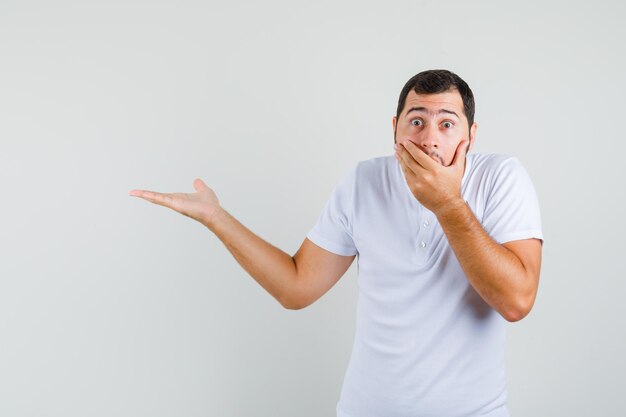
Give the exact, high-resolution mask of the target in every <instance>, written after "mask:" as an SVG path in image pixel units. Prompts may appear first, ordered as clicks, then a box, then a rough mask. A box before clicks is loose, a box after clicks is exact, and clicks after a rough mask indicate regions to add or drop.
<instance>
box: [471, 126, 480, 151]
mask: <svg viewBox="0 0 626 417" xmlns="http://www.w3.org/2000/svg"><path fill="white" fill-rule="evenodd" d="M476 129H478V124H476V122H474V123H472V127H470V137H469V141H470V145H469V150H470V151H471V150H472V149H474V140H475V139H476Z"/></svg>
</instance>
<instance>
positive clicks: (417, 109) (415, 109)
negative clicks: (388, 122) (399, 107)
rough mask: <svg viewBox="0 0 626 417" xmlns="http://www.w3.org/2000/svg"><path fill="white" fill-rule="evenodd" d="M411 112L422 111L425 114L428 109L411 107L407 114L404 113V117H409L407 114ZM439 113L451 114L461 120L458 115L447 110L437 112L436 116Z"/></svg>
mask: <svg viewBox="0 0 626 417" xmlns="http://www.w3.org/2000/svg"><path fill="white" fill-rule="evenodd" d="M412 111H423V112H427V111H428V109H427V108H426V107H411V108H410V109H409V111H408V112H406V115H407V116H408V115H409V113H411V112H412ZM441 113H448V114H453V115H455V116H456V117H457V118H458V119H459V120H460V119H461V118H460V117H459V115H458V114H456V113H455V112H453V111H452V110H448V109H439V110H438V111H437V114H441Z"/></svg>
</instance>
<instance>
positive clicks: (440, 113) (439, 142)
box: [393, 89, 477, 166]
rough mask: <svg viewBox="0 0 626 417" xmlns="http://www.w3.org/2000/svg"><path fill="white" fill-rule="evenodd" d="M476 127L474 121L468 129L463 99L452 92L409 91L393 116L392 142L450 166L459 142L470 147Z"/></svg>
mask: <svg viewBox="0 0 626 417" xmlns="http://www.w3.org/2000/svg"><path fill="white" fill-rule="evenodd" d="M476 128H477V125H476V122H474V123H473V124H472V128H471V129H469V126H468V121H467V117H465V113H464V112H463V99H462V98H461V94H459V92H458V90H456V89H452V90H448V91H445V92H443V93H438V94H417V93H416V92H415V91H413V90H411V91H409V94H408V95H407V97H406V102H405V104H404V109H402V113H400V116H399V118H396V116H394V117H393V133H394V143H404V142H406V141H407V140H410V141H411V142H413V143H415V144H416V145H417V147H418V148H420V149H421V150H422V151H424V153H426V154H427V155H429V156H430V157H431V158H433V159H434V160H435V161H437V162H438V163H440V164H441V165H444V166H448V165H450V164H451V163H452V159H453V158H454V153H455V152H456V148H457V146H458V145H459V143H460V142H461V141H462V140H463V139H469V140H470V149H472V148H473V147H474V136H475V135H476ZM463 152H464V153H465V151H463ZM463 156H465V155H463Z"/></svg>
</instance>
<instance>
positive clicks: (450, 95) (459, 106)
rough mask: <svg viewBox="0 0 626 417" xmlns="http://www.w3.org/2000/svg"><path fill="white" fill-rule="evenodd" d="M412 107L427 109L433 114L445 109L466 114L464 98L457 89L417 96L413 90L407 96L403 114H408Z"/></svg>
mask: <svg viewBox="0 0 626 417" xmlns="http://www.w3.org/2000/svg"><path fill="white" fill-rule="evenodd" d="M411 107H425V108H426V109H428V111H433V112H436V111H437V110H439V109H441V108H444V109H448V110H452V111H455V112H456V113H457V114H458V115H461V114H464V113H463V98H462V97H461V94H459V92H458V90H456V89H453V90H448V91H444V92H443V93H437V94H417V93H416V92H415V91H413V90H411V91H409V94H408V95H407V96H406V102H405V103H404V109H402V114H406V113H407V111H408V110H409V109H410V108H411Z"/></svg>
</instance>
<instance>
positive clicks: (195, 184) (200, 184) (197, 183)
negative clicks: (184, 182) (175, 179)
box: [193, 178, 209, 191]
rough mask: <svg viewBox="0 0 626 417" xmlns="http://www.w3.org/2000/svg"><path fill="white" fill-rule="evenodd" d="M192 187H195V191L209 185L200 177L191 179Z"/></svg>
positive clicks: (202, 189) (204, 188)
mask: <svg viewBox="0 0 626 417" xmlns="http://www.w3.org/2000/svg"><path fill="white" fill-rule="evenodd" d="M193 188H195V189H196V191H204V190H206V189H207V188H209V187H208V186H207V185H206V184H205V183H204V181H202V180H201V179H200V178H196V179H195V180H193Z"/></svg>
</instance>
